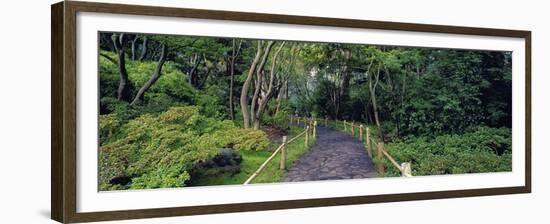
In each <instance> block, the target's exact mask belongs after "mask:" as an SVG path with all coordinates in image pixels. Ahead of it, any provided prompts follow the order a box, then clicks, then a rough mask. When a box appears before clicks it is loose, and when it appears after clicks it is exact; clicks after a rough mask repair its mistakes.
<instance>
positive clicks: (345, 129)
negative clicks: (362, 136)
mask: <svg viewBox="0 0 550 224" xmlns="http://www.w3.org/2000/svg"><path fill="white" fill-rule="evenodd" d="M344 131H348V129H347V128H346V120H344Z"/></svg>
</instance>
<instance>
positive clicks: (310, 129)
mask: <svg viewBox="0 0 550 224" xmlns="http://www.w3.org/2000/svg"><path fill="white" fill-rule="evenodd" d="M291 124H292V122H291ZM315 126H316V123H315V124H314V125H313V126H309V125H305V126H304V127H305V130H304V131H303V132H301V133H300V134H298V135H296V136H295V137H294V138H292V139H290V140H289V141H287V136H283V143H282V144H281V145H280V146H279V147H277V149H275V151H273V153H272V154H271V156H269V157H268V158H267V159H266V160H265V161H264V162H263V163H262V165H260V167H259V168H258V169H257V170H256V171H255V172H254V173H253V174H252V175H251V176H250V177H249V178H248V179H247V180H246V181H245V182H244V184H245V185H246V184H250V183H251V182H252V181H253V180H254V179H256V177H258V175H260V174H261V173H262V171H263V170H264V169H265V168H266V167H267V165H268V164H269V162H271V160H273V159H274V158H275V156H277V154H279V153H281V156H280V161H279V169H281V170H284V169H286V160H287V149H288V144H290V143H292V142H293V141H295V140H296V139H298V138H300V137H301V136H302V135H305V139H304V145H305V147H308V145H309V141H310V139H309V138H310V136H311V137H312V138H315V137H316V132H317V128H316V127H315Z"/></svg>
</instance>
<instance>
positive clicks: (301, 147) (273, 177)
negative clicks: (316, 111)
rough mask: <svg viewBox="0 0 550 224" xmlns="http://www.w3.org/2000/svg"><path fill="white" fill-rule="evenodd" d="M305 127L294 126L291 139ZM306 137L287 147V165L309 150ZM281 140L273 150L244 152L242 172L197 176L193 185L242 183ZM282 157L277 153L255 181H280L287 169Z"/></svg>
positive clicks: (291, 130)
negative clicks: (280, 163)
mask: <svg viewBox="0 0 550 224" xmlns="http://www.w3.org/2000/svg"><path fill="white" fill-rule="evenodd" d="M303 131H304V129H303V128H300V127H296V126H292V127H291V128H290V132H289V140H290V139H291V138H293V136H296V135H298V134H300V133H301V132H303ZM304 140H305V139H304V137H303V136H302V137H299V138H297V139H296V140H295V141H293V142H292V143H290V144H289V145H288V147H287V150H288V151H287V160H286V167H292V164H293V163H294V161H296V160H297V159H298V158H300V156H301V155H302V154H304V153H305V152H307V150H308V147H306V146H305V143H304ZM308 144H309V145H310V146H311V145H313V144H315V139H311V140H310V141H309V142H308ZM279 145H280V144H279V142H276V143H275V144H272V145H271V146H270V149H271V150H264V151H261V152H243V153H242V154H241V155H242V158H243V162H242V163H241V168H240V172H239V173H237V174H230V173H225V174H222V175H217V176H211V175H210V176H208V175H204V176H201V177H200V178H197V181H196V182H192V183H191V185H196V186H208V185H227V184H242V183H244V182H245V181H246V180H247V179H248V177H250V176H251V175H252V174H253V173H254V172H255V171H256V170H257V169H258V167H260V165H262V163H263V162H264V161H266V159H267V158H268V157H269V156H271V154H272V153H273V150H275V149H276V148H277V147H279ZM280 159H281V157H280V154H277V156H275V158H274V159H273V160H272V162H271V163H269V164H268V165H267V167H266V168H265V169H264V170H263V171H262V173H261V175H259V176H258V177H257V178H256V179H254V181H253V183H275V182H279V181H280V180H281V178H282V177H283V175H284V174H285V172H286V171H285V170H280V169H279V161H280Z"/></svg>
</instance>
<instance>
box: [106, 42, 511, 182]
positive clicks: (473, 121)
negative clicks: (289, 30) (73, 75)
mask: <svg viewBox="0 0 550 224" xmlns="http://www.w3.org/2000/svg"><path fill="white" fill-rule="evenodd" d="M99 37H100V51H99V54H100V56H99V81H100V89H99V90H100V91H99V92H100V93H99V94H100V119H99V120H100V122H99V129H100V133H99V138H100V168H99V170H100V184H101V190H115V189H130V188H131V189H143V188H160V187H181V186H189V185H200V184H201V183H205V184H208V183H219V182H218V181H216V178H217V177H219V180H222V182H224V181H225V182H224V183H235V182H234V181H241V179H243V178H244V177H245V176H246V175H248V174H249V172H251V170H253V168H254V167H252V166H257V165H258V164H259V163H260V164H261V161H260V160H261V159H265V158H266V156H269V154H270V151H269V150H266V149H270V148H271V147H270V146H273V145H274V144H275V145H277V144H278V143H279V142H278V141H280V139H281V137H282V135H287V134H289V131H290V133H293V129H292V127H290V126H289V123H288V121H289V117H290V116H291V115H299V116H305V117H320V118H325V117H326V118H332V119H336V120H348V121H355V122H361V123H364V124H366V125H368V126H370V127H372V128H373V130H375V131H374V132H373V135H376V137H377V138H378V139H379V141H384V142H385V143H386V144H387V146H388V148H389V150H390V151H391V154H392V155H393V156H395V157H396V159H397V160H399V161H412V162H413V173H415V175H431V174H447V173H473V172H496V171H506V170H510V169H511V144H510V143H511V120H512V119H511V118H512V113H511V105H512V103H511V93H512V92H511V85H512V84H511V83H512V82H511V79H512V77H511V76H512V75H511V64H512V55H511V52H499V51H476V50H457V49H430V48H413V47H390V46H373V45H353V44H336V43H308V42H293V41H271V40H250V39H230V38H209V37H190V36H170V35H145V34H131V33H111V32H101V33H100V35H99ZM305 150H307V148H306V147H303V148H300V149H299V150H298V151H297V152H296V153H295V154H292V159H297V158H298V156H299V155H301V153H303V152H305ZM394 171H395V170H393V171H392V170H389V173H388V174H389V175H393V174H394ZM273 172H275V171H273ZM281 172H282V171H281ZM281 172H276V173H273V174H271V175H267V176H266V177H263V178H267V179H262V178H260V180H261V181H262V182H269V181H270V180H271V181H276V180H278V178H280V176H281V175H282V173H281ZM232 177H238V178H237V179H235V180H233V181H231V178H232ZM239 178H240V179H239ZM221 184H223V183H221Z"/></svg>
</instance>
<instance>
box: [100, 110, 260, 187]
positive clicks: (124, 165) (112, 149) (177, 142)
mask: <svg viewBox="0 0 550 224" xmlns="http://www.w3.org/2000/svg"><path fill="white" fill-rule="evenodd" d="M117 124H118V123H117V122H116V118H113V116H110V115H102V117H101V119H100V127H102V129H101V136H102V137H103V136H104V137H105V138H106V140H105V142H107V143H105V144H102V146H101V149H100V150H101V151H100V159H99V161H100V177H101V179H100V183H101V188H102V189H104V190H105V189H121V188H132V189H143V188H159V187H180V186H185V183H186V181H188V180H189V179H190V170H192V169H193V168H194V167H195V166H196V165H197V164H198V163H199V162H202V161H206V160H209V159H212V158H213V157H214V156H216V155H217V154H218V152H219V150H220V149H222V148H225V147H232V148H234V149H236V150H253V151H260V150H264V149H265V148H266V147H267V145H268V144H269V143H268V140H267V136H266V134H265V133H263V132H262V131H257V130H251V129H239V128H236V127H235V126H234V125H233V123H232V122H231V121H220V120H216V119H214V118H209V117H205V116H202V115H200V114H199V110H198V108H197V107H192V106H186V107H172V108H170V109H168V110H167V111H166V112H163V113H161V114H160V115H158V116H153V115H150V114H145V115H142V116H140V117H138V118H136V119H132V120H130V121H129V122H128V123H127V124H125V125H123V126H122V127H120V128H119V130H121V131H120V133H118V136H116V138H114V139H113V137H112V130H113V128H114V127H113V126H114V125H117ZM104 132H107V133H108V134H104ZM109 136H111V137H110V138H109Z"/></svg>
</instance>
